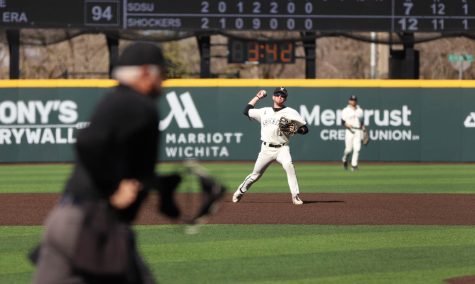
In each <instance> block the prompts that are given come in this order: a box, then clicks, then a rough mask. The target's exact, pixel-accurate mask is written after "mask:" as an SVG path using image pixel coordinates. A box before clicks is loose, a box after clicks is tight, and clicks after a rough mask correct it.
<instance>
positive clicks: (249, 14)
mask: <svg viewBox="0 0 475 284" xmlns="http://www.w3.org/2000/svg"><path fill="white" fill-rule="evenodd" d="M0 27H10V28H15V27H20V28H21V27H37V28H91V29H107V28H110V29H117V28H121V29H164V30H210V31H213V30H251V31H252V30H259V31H262V30H267V31H294V30H295V31H388V32H389V31H394V32H474V31H475V0H265V1H264V0H0Z"/></svg>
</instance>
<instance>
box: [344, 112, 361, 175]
mask: <svg viewBox="0 0 475 284" xmlns="http://www.w3.org/2000/svg"><path fill="white" fill-rule="evenodd" d="M341 119H342V120H343V121H345V123H348V124H349V125H350V126H351V127H350V128H347V129H346V131H345V151H344V153H343V158H342V161H343V162H346V161H347V160H348V156H349V155H350V154H351V152H353V156H352V158H351V166H352V167H354V168H356V167H358V158H359V153H360V150H361V140H362V139H363V130H362V127H363V110H362V109H361V108H360V106H358V105H357V106H356V108H353V107H352V106H351V105H348V106H347V107H345V108H344V109H343V112H342V113H341Z"/></svg>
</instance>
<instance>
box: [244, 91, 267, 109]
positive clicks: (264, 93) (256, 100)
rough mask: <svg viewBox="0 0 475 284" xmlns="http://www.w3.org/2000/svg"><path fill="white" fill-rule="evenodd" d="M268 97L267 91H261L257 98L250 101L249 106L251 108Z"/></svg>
mask: <svg viewBox="0 0 475 284" xmlns="http://www.w3.org/2000/svg"><path fill="white" fill-rule="evenodd" d="M266 96H267V92H266V91H265V90H260V91H259V92H257V94H256V96H255V97H253V98H252V99H251V100H250V101H249V103H248V104H249V105H251V106H255V105H256V104H257V102H258V101H259V100H260V99H262V98H265V97H266Z"/></svg>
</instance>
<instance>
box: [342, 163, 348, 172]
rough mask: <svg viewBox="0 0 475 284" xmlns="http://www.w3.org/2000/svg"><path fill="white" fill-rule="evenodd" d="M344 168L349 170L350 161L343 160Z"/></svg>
mask: <svg viewBox="0 0 475 284" xmlns="http://www.w3.org/2000/svg"><path fill="white" fill-rule="evenodd" d="M343 168H344V169H345V171H346V170H348V161H345V162H343Z"/></svg>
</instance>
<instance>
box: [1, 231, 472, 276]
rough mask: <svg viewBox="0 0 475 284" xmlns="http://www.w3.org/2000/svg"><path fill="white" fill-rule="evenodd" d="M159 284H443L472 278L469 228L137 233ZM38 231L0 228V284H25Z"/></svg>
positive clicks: (30, 270)
mask: <svg viewBox="0 0 475 284" xmlns="http://www.w3.org/2000/svg"><path fill="white" fill-rule="evenodd" d="M136 229H137V231H138V236H139V244H140V245H139V247H140V250H141V251H142V253H143V256H144V258H145V259H146V261H147V262H148V263H149V265H150V267H151V269H152V270H153V273H154V274H155V275H156V277H157V279H158V280H159V281H160V282H161V283H237V282H246V283H443V280H444V279H447V278H451V277H456V276H460V275H475V258H474V257H473V256H474V255H475V238H474V236H475V228H474V227H447V226H298V225H207V226H204V227H202V228H201V230H200V233H199V234H196V235H186V234H184V233H183V227H181V226H168V225H167V226H139V227H137V228H136ZM40 231H41V228H40V227H37V226H35V227H1V228H0V255H1V257H0V268H1V270H0V283H29V282H30V281H31V275H32V271H33V267H32V266H31V265H30V264H29V263H28V262H27V261H26V257H25V254H26V252H27V251H28V249H29V248H30V247H32V246H33V245H34V244H35V243H36V242H37V240H38V236H39V234H40Z"/></svg>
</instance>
